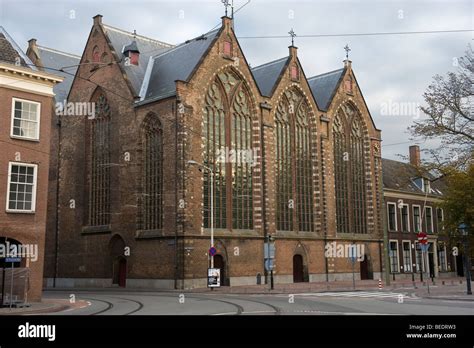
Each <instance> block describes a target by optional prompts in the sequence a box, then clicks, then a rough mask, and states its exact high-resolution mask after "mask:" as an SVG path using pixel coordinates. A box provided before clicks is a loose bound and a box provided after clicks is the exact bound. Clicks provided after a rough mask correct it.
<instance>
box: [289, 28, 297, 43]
mask: <svg viewBox="0 0 474 348" xmlns="http://www.w3.org/2000/svg"><path fill="white" fill-rule="evenodd" d="M288 34H290V36H291V46H294V45H295V37H296V34H295V31H294V30H293V28H291V30H290V31H289V32H288Z"/></svg>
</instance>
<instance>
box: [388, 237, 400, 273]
mask: <svg viewBox="0 0 474 348" xmlns="http://www.w3.org/2000/svg"><path fill="white" fill-rule="evenodd" d="M389 245H390V248H389V256H390V272H391V273H398V272H399V271H400V266H399V262H398V241H390V243H389Z"/></svg>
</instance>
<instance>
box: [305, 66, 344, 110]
mask: <svg viewBox="0 0 474 348" xmlns="http://www.w3.org/2000/svg"><path fill="white" fill-rule="evenodd" d="M344 73H345V68H341V69H338V70H334V71H330V72H327V73H324V74H321V75H317V76H313V77H310V78H309V79H308V84H309V87H310V88H311V92H312V93H313V96H314V99H316V103H317V104H318V107H319V109H320V110H322V111H327V110H328V108H329V105H331V101H332V98H333V97H334V95H335V94H336V89H337V86H338V85H339V82H340V80H341V79H342V77H343V76H344Z"/></svg>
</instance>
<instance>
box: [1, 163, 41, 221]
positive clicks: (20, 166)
mask: <svg viewBox="0 0 474 348" xmlns="http://www.w3.org/2000/svg"><path fill="white" fill-rule="evenodd" d="M37 168H38V166H37V165H36V164H24V163H16V162H10V164H9V168H8V191H7V211H8V212H19V213H22V212H23V213H30V212H34V211H35V201H36V178H37Z"/></svg>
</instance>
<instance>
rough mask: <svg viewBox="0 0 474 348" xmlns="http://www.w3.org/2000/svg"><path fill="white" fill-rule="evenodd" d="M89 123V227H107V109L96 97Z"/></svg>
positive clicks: (108, 187)
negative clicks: (93, 114) (93, 115)
mask: <svg viewBox="0 0 474 348" xmlns="http://www.w3.org/2000/svg"><path fill="white" fill-rule="evenodd" d="M93 100H94V101H95V109H96V110H95V117H94V118H93V119H92V120H91V121H90V131H89V135H90V139H89V144H90V156H89V163H90V165H89V225H90V226H101V225H107V224H109V223H110V106H109V104H108V102H107V99H106V97H105V96H104V95H103V94H101V93H99V94H98V95H97V97H96V98H94V99H93Z"/></svg>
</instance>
